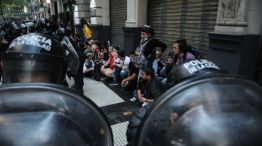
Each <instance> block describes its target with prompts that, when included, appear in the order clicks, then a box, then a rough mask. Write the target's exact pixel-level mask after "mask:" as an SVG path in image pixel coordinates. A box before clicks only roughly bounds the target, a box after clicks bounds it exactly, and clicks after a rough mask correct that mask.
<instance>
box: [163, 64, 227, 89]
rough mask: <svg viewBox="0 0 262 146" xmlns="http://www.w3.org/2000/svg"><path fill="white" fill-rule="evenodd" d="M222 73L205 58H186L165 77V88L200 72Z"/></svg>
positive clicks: (222, 72)
mask: <svg viewBox="0 0 262 146" xmlns="http://www.w3.org/2000/svg"><path fill="white" fill-rule="evenodd" d="M209 73H212V74H224V73H226V72H225V71H223V70H221V69H220V68H219V67H218V66H217V65H216V64H215V63H213V62H212V61H209V60H206V59H198V60H188V61H185V62H183V63H182V64H179V65H176V66H174V67H173V68H172V70H171V71H170V73H169V74H168V77H167V84H166V85H167V88H168V89H169V88H171V87H172V86H174V85H176V84H177V83H179V82H181V81H183V80H186V79H189V78H192V77H194V76H198V75H200V74H209Z"/></svg>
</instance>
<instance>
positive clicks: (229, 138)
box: [136, 64, 262, 146]
mask: <svg viewBox="0 0 262 146" xmlns="http://www.w3.org/2000/svg"><path fill="white" fill-rule="evenodd" d="M182 65H183V64H182ZM184 65H185V64H184ZM188 65H189V64H186V65H185V66H188ZM185 66H184V67H185ZM192 66H193V64H191V66H189V67H188V68H192ZM194 70H195V69H192V72H193V71H194ZM261 97H262V87H261V86H259V85H258V84H256V83H254V82H252V81H249V80H246V79H243V78H241V77H235V76H231V75H226V74H216V73H215V74H212V73H211V74H199V75H196V76H191V78H187V79H185V80H183V81H181V82H179V83H177V84H176V85H174V86H173V87H172V88H170V89H169V90H168V91H166V92H165V93H164V94H163V95H162V96H161V97H160V98H159V100H157V101H156V103H155V104H154V105H152V106H151V108H150V109H149V111H147V113H146V115H145V117H144V119H143V121H142V124H141V125H140V126H141V127H140V128H139V132H138V134H137V139H136V145H138V146H147V145H150V146H163V145H165V146H218V145H223V146H247V145H252V146H260V145H262V141H261V140H260V139H261V138H262V128H261V127H262V125H261V123H262V98H261Z"/></svg>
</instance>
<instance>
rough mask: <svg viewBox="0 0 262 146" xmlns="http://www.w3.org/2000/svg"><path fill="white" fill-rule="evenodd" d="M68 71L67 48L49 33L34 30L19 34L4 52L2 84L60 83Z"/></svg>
mask: <svg viewBox="0 0 262 146" xmlns="http://www.w3.org/2000/svg"><path fill="white" fill-rule="evenodd" d="M65 71H66V62H65V50H64V49H63V48H62V47H61V46H60V43H59V42H58V41H56V40H55V39H53V38H52V37H51V36H48V35H44V34H37V33H31V34H27V35H23V36H20V37H18V38H16V39H15V40H13V41H12V43H11V44H10V46H9V48H8V49H7V51H6V52H5V53H4V54H3V77H2V78H3V84H6V83H15V82H50V83H61V82H62V80H63V79H64V75H65Z"/></svg>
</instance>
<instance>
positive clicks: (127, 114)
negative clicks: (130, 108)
mask: <svg viewBox="0 0 262 146" xmlns="http://www.w3.org/2000/svg"><path fill="white" fill-rule="evenodd" d="M132 114H133V112H123V115H124V116H127V117H128V116H131V115H132Z"/></svg>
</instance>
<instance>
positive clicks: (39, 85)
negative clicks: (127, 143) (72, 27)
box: [0, 33, 113, 146]
mask: <svg viewBox="0 0 262 146" xmlns="http://www.w3.org/2000/svg"><path fill="white" fill-rule="evenodd" d="M65 52H66V50H65V49H63V48H62V47H61V46H60V43H59V42H58V41H56V40H55V39H53V38H52V37H50V36H48V35H43V34H34V33H33V34H27V35H24V36H20V37H18V38H16V39H15V40H14V41H13V42H12V43H11V44H10V46H9V48H8V49H7V51H6V52H5V53H4V54H2V56H3V85H1V86H0V143H1V145H8V146H36V145H37V146H58V145H63V146H71V145H77V146H113V137H112V131H111V128H110V125H109V123H108V121H107V120H106V118H105V115H104V114H103V113H102V112H101V110H100V109H99V108H98V107H97V106H96V105H95V104H94V103H93V102H92V101H91V100H89V99H88V98H87V97H85V96H83V95H82V94H80V93H78V92H76V91H75V90H72V89H69V88H66V87H64V86H62V85H59V84H61V82H62V81H63V80H64V76H65V72H66V70H67V67H66V66H67V65H66V64H68V63H67V61H66V53H65ZM90 117H92V118H90Z"/></svg>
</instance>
